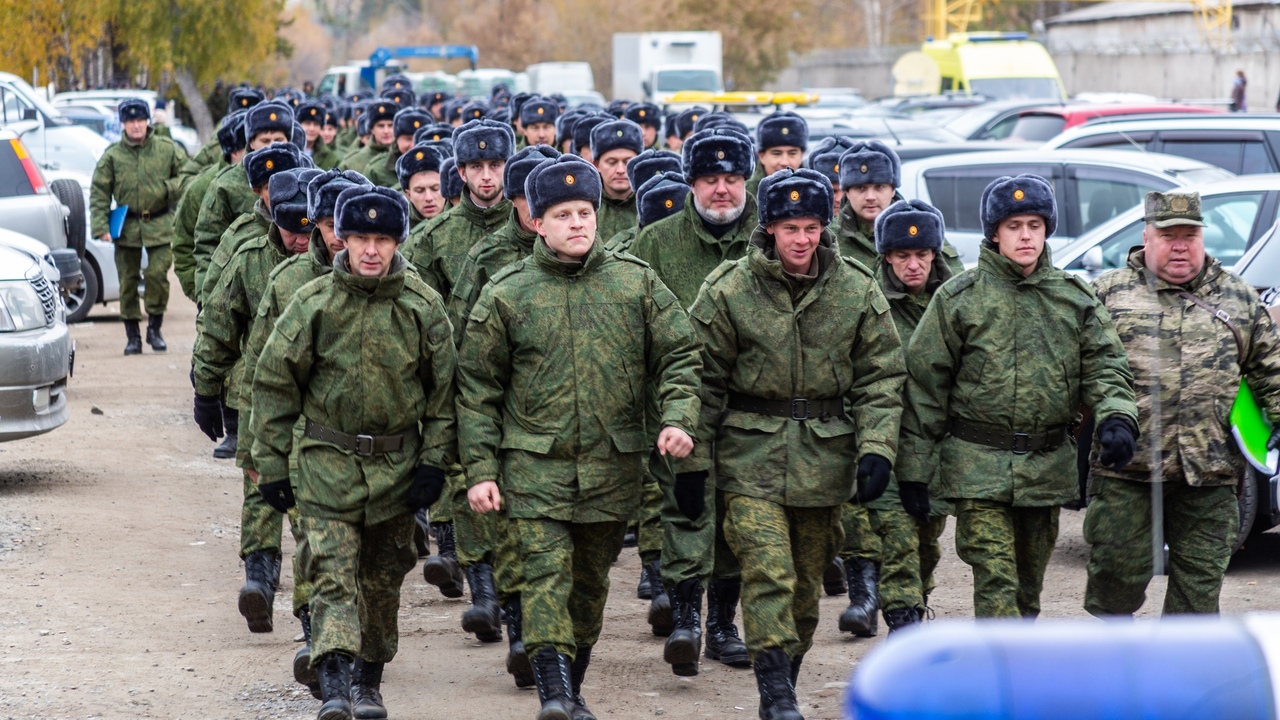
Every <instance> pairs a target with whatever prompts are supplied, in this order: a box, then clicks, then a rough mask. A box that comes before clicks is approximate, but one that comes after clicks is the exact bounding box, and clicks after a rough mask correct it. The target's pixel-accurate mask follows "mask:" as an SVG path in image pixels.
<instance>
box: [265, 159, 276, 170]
mask: <svg viewBox="0 0 1280 720" xmlns="http://www.w3.org/2000/svg"><path fill="white" fill-rule="evenodd" d="M275 167H276V162H275V161H274V160H268V161H267V169H268V170H274V169H275Z"/></svg>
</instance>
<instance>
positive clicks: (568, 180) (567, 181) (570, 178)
mask: <svg viewBox="0 0 1280 720" xmlns="http://www.w3.org/2000/svg"><path fill="white" fill-rule="evenodd" d="M576 182H578V180H577V178H575V177H574V176H572V175H565V176H564V184H565V185H572V184H574V183H576Z"/></svg>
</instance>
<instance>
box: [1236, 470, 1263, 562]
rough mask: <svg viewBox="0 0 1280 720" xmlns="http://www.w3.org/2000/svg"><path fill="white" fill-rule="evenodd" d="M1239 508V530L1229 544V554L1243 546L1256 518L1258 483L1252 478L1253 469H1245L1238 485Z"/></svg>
mask: <svg viewBox="0 0 1280 720" xmlns="http://www.w3.org/2000/svg"><path fill="white" fill-rule="evenodd" d="M1236 503H1237V504H1238V505H1239V506H1240V529H1239V530H1238V531H1237V532H1236V538H1235V541H1234V542H1232V543H1231V552H1233V553H1234V552H1235V551H1237V550H1239V549H1240V548H1241V547H1243V546H1244V541H1245V540H1247V539H1248V537H1249V532H1250V531H1251V530H1253V523H1254V521H1255V520H1257V518H1258V482H1257V480H1256V479H1255V478H1254V473H1253V468H1245V470H1244V480H1243V481H1242V482H1241V483H1240V496H1239V497H1238V498H1237V499H1236Z"/></svg>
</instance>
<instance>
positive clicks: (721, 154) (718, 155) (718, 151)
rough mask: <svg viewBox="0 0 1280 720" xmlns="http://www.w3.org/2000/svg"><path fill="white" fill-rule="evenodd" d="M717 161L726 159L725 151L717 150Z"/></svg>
mask: <svg viewBox="0 0 1280 720" xmlns="http://www.w3.org/2000/svg"><path fill="white" fill-rule="evenodd" d="M716 159H717V160H723V159H724V151H723V150H717V151H716Z"/></svg>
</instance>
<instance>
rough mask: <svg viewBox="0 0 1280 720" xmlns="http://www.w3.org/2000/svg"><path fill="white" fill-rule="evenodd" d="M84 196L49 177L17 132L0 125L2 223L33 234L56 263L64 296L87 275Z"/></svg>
mask: <svg viewBox="0 0 1280 720" xmlns="http://www.w3.org/2000/svg"><path fill="white" fill-rule="evenodd" d="M87 218H88V216H87V215H86V213H85V207H84V195H83V194H82V192H81V190H80V186H79V185H78V184H76V183H75V182H74V181H69V180H55V181H54V182H51V183H48V182H45V179H44V176H43V175H41V173H40V168H39V167H37V166H36V162H35V160H34V159H33V158H32V157H31V155H30V153H28V152H27V148H26V146H24V145H23V144H22V141H21V140H19V139H18V137H17V135H15V134H13V133H12V132H9V131H8V130H2V129H0V228H5V229H7V230H12V231H14V232H17V233H21V234H23V235H26V236H29V237H31V238H34V239H35V240H38V241H40V243H42V244H43V246H44V252H43V253H41V255H42V256H43V255H45V254H48V255H49V256H50V258H51V262H53V263H54V265H56V266H57V268H58V270H59V275H60V277H61V284H60V287H61V290H62V292H63V294H64V296H66V295H68V294H70V293H73V292H76V291H77V290H80V289H81V287H82V286H83V284H84V277H83V274H82V273H81V270H80V258H81V257H82V256H83V254H84V239H85V237H86V236H87V234H88V230H87V229H86V227H85V224H86V222H87Z"/></svg>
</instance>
